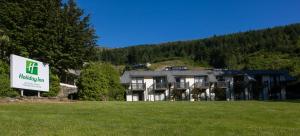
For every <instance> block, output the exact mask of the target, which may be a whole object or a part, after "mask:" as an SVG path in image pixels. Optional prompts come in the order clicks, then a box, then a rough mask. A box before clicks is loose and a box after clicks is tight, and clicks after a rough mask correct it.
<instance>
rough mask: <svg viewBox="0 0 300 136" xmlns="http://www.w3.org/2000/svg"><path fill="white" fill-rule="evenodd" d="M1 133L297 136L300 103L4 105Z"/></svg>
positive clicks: (13, 135)
mask: <svg viewBox="0 0 300 136" xmlns="http://www.w3.org/2000/svg"><path fill="white" fill-rule="evenodd" d="M0 135H5V136H7V135H8V136H10V135H11V136H18V135H28V136H43V135H57V136H62V135H65V136H77V135H87V136H92V135H95V136H96V135H97V136H99V135H128V136H131V135H139V136H143V135H170V136H173V135H179V136H181V135H195V136H202V135H217V136H224V135H225V136H226V135H229V136H236V135H242V136H244V135H245V136H248V135H249V136H250V135H251V136H257V135H262V136H273V135H280V136H289V135H290V136H299V135H300V103H299V101H294V102H256V101H244V102H74V103H12V104H3V103H2V104H0Z"/></svg>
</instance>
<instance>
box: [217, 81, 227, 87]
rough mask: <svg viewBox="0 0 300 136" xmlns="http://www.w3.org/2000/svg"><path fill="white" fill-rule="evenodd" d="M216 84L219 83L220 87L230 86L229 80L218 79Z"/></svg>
mask: <svg viewBox="0 0 300 136" xmlns="http://www.w3.org/2000/svg"><path fill="white" fill-rule="evenodd" d="M216 85H217V87H218V88H227V87H228V86H229V82H226V81H218V82H217V84H216Z"/></svg>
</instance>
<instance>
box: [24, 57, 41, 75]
mask: <svg viewBox="0 0 300 136" xmlns="http://www.w3.org/2000/svg"><path fill="white" fill-rule="evenodd" d="M26 73H28V74H33V75H38V63H36V62H33V61H29V60H27V61H26Z"/></svg>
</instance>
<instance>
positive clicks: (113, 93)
mask: <svg viewBox="0 0 300 136" xmlns="http://www.w3.org/2000/svg"><path fill="white" fill-rule="evenodd" d="M119 80H120V79H119V73H118V72H117V70H115V69H114V68H113V66H112V65H111V64H108V63H91V64H88V65H87V66H85V67H84V69H83V70H82V71H81V74H80V77H79V80H78V82H77V87H78V97H79V98H80V99H81V100H101V101H105V100H123V99H124V98H123V97H124V93H125V91H124V88H123V87H122V86H121V84H120V81H119Z"/></svg>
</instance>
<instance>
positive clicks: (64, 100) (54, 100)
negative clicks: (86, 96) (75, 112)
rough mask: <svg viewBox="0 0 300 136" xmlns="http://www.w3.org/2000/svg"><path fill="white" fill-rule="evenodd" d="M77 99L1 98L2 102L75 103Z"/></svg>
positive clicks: (0, 101)
mask: <svg viewBox="0 0 300 136" xmlns="http://www.w3.org/2000/svg"><path fill="white" fill-rule="evenodd" d="M73 102H77V101H76V100H70V99H68V98H60V97H16V98H10V97H6V98H0V104H1V103H73Z"/></svg>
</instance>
